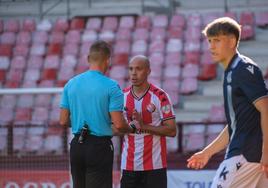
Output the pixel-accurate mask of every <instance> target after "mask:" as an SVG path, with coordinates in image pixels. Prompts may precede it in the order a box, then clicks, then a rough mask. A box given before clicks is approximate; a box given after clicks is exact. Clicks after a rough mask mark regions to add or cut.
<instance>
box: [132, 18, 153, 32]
mask: <svg viewBox="0 0 268 188" xmlns="http://www.w3.org/2000/svg"><path fill="white" fill-rule="evenodd" d="M151 25H152V23H151V18H150V17H149V16H146V15H142V16H138V18H137V21H136V28H146V29H150V28H151Z"/></svg>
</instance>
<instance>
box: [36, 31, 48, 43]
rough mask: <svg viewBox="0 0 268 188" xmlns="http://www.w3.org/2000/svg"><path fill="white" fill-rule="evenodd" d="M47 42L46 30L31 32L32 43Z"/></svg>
mask: <svg viewBox="0 0 268 188" xmlns="http://www.w3.org/2000/svg"><path fill="white" fill-rule="evenodd" d="M47 42H48V33H47V32H46V31H35V32H34V33H33V43H38V44H46V43H47Z"/></svg>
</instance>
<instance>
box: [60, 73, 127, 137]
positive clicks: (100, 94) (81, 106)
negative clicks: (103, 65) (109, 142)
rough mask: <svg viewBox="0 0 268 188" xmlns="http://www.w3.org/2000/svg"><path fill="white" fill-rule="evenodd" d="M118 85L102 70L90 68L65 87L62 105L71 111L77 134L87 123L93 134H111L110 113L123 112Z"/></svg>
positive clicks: (74, 131) (121, 97)
mask: <svg viewBox="0 0 268 188" xmlns="http://www.w3.org/2000/svg"><path fill="white" fill-rule="evenodd" d="M123 100H124V98H123V93H122V91H121V89H120V87H119V85H118V84H117V83H116V82H115V81H114V80H112V79H110V78H108V77H106V76H105V75H103V74H102V73H101V72H99V71H92V70H88V71H86V72H84V73H82V74H79V75H77V76H75V77H74V78H72V79H70V80H69V81H68V82H67V84H66V85H65V86H64V90H63V93H62V99H61V103H60V107H61V108H64V109H68V110H69V111H70V118H71V127H72V133H73V134H78V133H80V131H81V128H82V127H83V125H84V124H85V123H87V124H88V126H89V129H90V131H91V134H93V135H96V136H111V135H112V128H111V117H110V114H109V112H112V111H123Z"/></svg>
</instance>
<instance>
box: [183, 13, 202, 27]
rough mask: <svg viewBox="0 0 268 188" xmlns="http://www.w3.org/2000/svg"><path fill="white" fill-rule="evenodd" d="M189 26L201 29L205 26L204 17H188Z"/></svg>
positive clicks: (196, 14)
mask: <svg viewBox="0 0 268 188" xmlns="http://www.w3.org/2000/svg"><path fill="white" fill-rule="evenodd" d="M186 19H187V26H188V27H189V26H193V27H201V26H202V25H203V23H202V17H201V15H200V14H198V13H193V14H190V15H189V16H187V18H186Z"/></svg>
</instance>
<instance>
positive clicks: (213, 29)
mask: <svg viewBox="0 0 268 188" xmlns="http://www.w3.org/2000/svg"><path fill="white" fill-rule="evenodd" d="M202 33H203V34H204V35H205V36H206V37H212V36H217V35H234V36H235V38H236V41H237V43H238V41H239V40H240V35H241V26H240V25H239V24H238V23H237V22H236V21H235V20H234V19H232V18H229V17H221V18H218V19H215V20H214V21H212V22H211V23H209V24H208V25H207V26H206V27H205V29H204V30H203V31H202Z"/></svg>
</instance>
